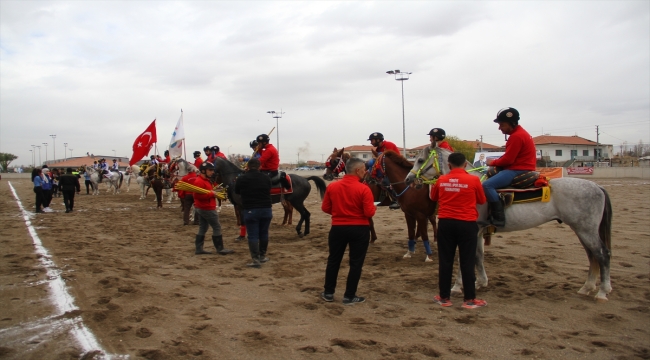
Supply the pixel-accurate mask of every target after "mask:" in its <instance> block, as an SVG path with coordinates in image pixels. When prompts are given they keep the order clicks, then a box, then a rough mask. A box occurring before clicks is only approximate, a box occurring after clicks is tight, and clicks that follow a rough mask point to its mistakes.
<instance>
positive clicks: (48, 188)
mask: <svg viewBox="0 0 650 360" xmlns="http://www.w3.org/2000/svg"><path fill="white" fill-rule="evenodd" d="M41 178H43V185H42V187H43V211H45V212H52V211H54V210H52V209H50V203H51V202H52V177H51V176H50V169H49V168H48V167H47V165H43V168H42V172H41Z"/></svg>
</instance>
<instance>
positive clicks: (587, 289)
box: [578, 285, 596, 295]
mask: <svg viewBox="0 0 650 360" xmlns="http://www.w3.org/2000/svg"><path fill="white" fill-rule="evenodd" d="M595 289H596V287H595V286H594V287H591V286H587V285H585V286H583V287H581V288H580V290H578V294H580V295H589V293H590V292H592V291H594V290H595Z"/></svg>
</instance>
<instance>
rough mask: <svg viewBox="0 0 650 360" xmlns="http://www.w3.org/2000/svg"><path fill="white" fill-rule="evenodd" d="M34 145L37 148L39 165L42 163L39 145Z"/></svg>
mask: <svg viewBox="0 0 650 360" xmlns="http://www.w3.org/2000/svg"><path fill="white" fill-rule="evenodd" d="M36 147H37V148H38V165H39V166H41V165H43V163H42V162H41V146H40V145H36Z"/></svg>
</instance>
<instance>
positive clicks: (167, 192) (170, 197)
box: [165, 189, 172, 204]
mask: <svg viewBox="0 0 650 360" xmlns="http://www.w3.org/2000/svg"><path fill="white" fill-rule="evenodd" d="M165 195H167V204H171V202H172V191H171V190H170V189H165Z"/></svg>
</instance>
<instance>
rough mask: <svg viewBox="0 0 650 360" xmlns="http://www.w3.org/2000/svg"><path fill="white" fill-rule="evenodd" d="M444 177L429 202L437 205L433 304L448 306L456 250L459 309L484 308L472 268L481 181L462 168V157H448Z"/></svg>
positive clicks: (455, 155)
mask: <svg viewBox="0 0 650 360" xmlns="http://www.w3.org/2000/svg"><path fill="white" fill-rule="evenodd" d="M448 162H449V169H450V170H451V171H450V172H449V173H448V174H446V175H442V176H440V178H439V179H438V181H437V182H436V185H435V186H434V187H433V189H432V190H431V196H430V197H431V200H433V201H437V202H438V219H439V221H438V269H439V272H438V274H439V275H438V276H439V281H438V286H439V288H440V293H439V294H438V295H436V296H435V297H434V298H433V301H434V302H435V303H437V304H440V305H442V306H445V307H447V306H451V305H452V304H451V301H450V300H449V297H450V295H451V276H452V272H453V269H454V257H455V256H456V247H458V257H459V258H460V270H461V274H462V276H463V293H464V301H463V307H464V308H467V309H474V308H477V307H482V306H485V305H487V303H486V302H485V301H484V300H480V299H476V288H475V285H474V283H475V282H476V277H475V275H474V265H475V259H476V242H477V234H478V225H477V224H476V219H477V218H478V211H477V210H476V205H477V204H485V194H484V193H483V188H482V187H481V181H480V180H479V178H478V177H477V176H474V175H470V174H468V173H467V171H465V170H464V169H463V167H464V166H465V155H463V154H462V153H452V154H451V155H449V160H448Z"/></svg>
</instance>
